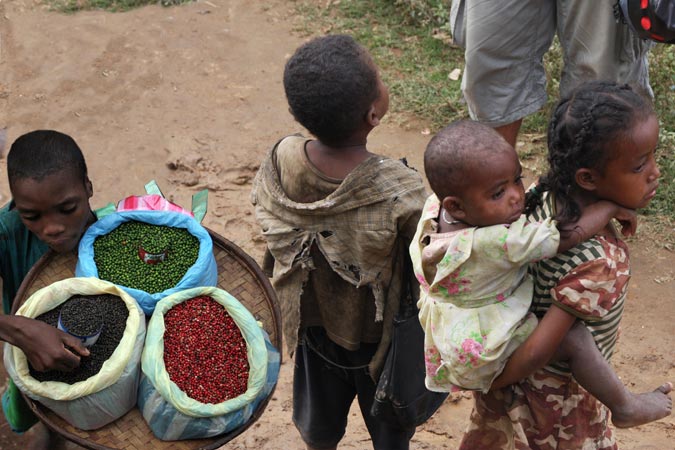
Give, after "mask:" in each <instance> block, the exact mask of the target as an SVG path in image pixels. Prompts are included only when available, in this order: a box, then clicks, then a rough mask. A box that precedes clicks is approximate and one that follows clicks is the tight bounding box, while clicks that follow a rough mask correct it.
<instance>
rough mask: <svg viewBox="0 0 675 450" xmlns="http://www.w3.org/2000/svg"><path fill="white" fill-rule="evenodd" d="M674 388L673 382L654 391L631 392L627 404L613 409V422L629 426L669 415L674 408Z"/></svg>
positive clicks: (617, 424)
mask: <svg viewBox="0 0 675 450" xmlns="http://www.w3.org/2000/svg"><path fill="white" fill-rule="evenodd" d="M672 389H673V383H665V384H663V385H661V386H659V387H658V388H657V389H654V390H653V391H652V392H645V393H644V394H631V397H630V401H629V402H628V404H627V405H625V406H624V407H620V408H615V410H613V411H612V423H613V424H614V426H615V427H617V428H628V427H635V426H637V425H642V424H645V423H648V422H653V421H654V420H659V419H662V418H664V417H666V416H669V415H670V413H671V411H672V409H673V401H672V399H671V398H670V391H672Z"/></svg>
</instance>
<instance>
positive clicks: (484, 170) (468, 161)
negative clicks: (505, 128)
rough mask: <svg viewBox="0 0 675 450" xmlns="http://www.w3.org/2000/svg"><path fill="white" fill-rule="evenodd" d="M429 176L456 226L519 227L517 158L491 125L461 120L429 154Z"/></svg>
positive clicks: (520, 194)
mask: <svg viewBox="0 0 675 450" xmlns="http://www.w3.org/2000/svg"><path fill="white" fill-rule="evenodd" d="M424 171H425V173H426V176H427V179H428V180H429V185H430V186H431V189H432V190H433V191H434V194H436V196H437V197H438V199H439V200H440V201H441V204H442V206H443V209H444V210H445V211H446V212H447V214H448V215H450V216H452V218H453V219H455V220H458V221H461V222H463V223H466V224H468V225H471V226H489V225H497V224H503V223H511V222H514V221H515V220H517V219H518V218H519V217H520V215H521V214H522V212H523V207H524V198H525V192H524V189H523V182H522V168H521V166H520V161H519V160H518V155H517V154H516V151H515V150H514V149H513V147H511V145H509V143H508V142H506V141H505V140H504V138H502V137H501V136H500V135H499V133H497V132H496V131H495V130H493V129H492V128H490V127H489V126H487V125H483V124H481V123H478V122H474V121H471V120H461V121H458V122H454V123H452V124H450V125H448V126H447V127H445V128H444V129H442V130H441V131H439V132H438V134H436V135H435V136H434V137H433V138H432V139H431V141H429V144H428V145H427V149H426V151H425V152H424Z"/></svg>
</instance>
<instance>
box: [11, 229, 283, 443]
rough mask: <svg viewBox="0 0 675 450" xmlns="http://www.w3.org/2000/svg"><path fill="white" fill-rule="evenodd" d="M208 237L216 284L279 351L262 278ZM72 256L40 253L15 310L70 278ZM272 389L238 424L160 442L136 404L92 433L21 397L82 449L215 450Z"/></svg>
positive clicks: (275, 318) (234, 251)
mask: <svg viewBox="0 0 675 450" xmlns="http://www.w3.org/2000/svg"><path fill="white" fill-rule="evenodd" d="M209 234H210V235H211V238H212V239H213V252H214V255H215V257H216V263H217V264H218V287H220V288H221V289H224V290H226V291H228V292H229V293H230V294H232V295H233V296H234V297H235V298H237V300H239V301H240V302H241V303H243V304H244V306H246V308H248V310H249V311H250V312H251V313H252V314H253V315H254V316H255V318H256V319H257V320H259V321H260V322H262V324H263V328H264V329H265V331H267V333H269V335H270V339H271V341H272V344H274V346H275V347H276V348H277V349H278V350H281V314H280V312H279V305H278V303H277V299H276V296H275V294H274V291H273V290H272V286H271V285H270V283H269V280H268V279H267V277H266V276H265V275H264V274H263V272H262V270H261V269H260V267H259V266H258V264H257V263H256V262H255V261H254V260H253V258H251V257H250V256H249V255H247V254H246V253H245V252H244V251H243V250H242V249H240V248H239V247H237V246H236V245H235V244H234V243H232V242H230V241H228V240H227V239H225V238H223V237H222V236H219V235H218V234H216V233H214V232H213V231H211V230H209ZM76 263H77V256H76V255H75V254H74V253H67V254H57V253H54V252H52V251H50V252H48V253H47V254H45V255H44V256H43V257H42V258H41V259H40V260H39V261H38V262H37V264H36V265H35V266H34V267H33V268H32V269H31V271H30V272H29V273H28V275H27V276H26V278H25V279H24V281H23V283H22V284H21V287H20V288H19V292H18V293H17V296H16V301H15V302H14V305H13V309H12V313H15V312H16V310H17V309H18V308H19V306H20V305H21V304H23V302H24V301H26V299H27V298H29V297H30V296H31V295H32V294H33V293H34V292H35V291H37V290H38V289H40V288H42V287H45V286H48V285H49V284H51V283H53V282H54V281H58V280H62V279H64V278H71V277H73V276H75V264H76ZM273 393H274V390H273V391H272V392H271V393H270V395H269V396H268V397H267V399H266V400H265V401H263V402H262V403H261V404H260V406H258V408H257V409H256V410H255V412H254V413H253V416H252V417H251V419H250V420H249V421H248V422H247V423H246V424H245V425H244V426H242V427H239V428H237V429H235V430H232V431H231V432H229V433H226V434H223V435H221V436H216V437H213V438H209V439H199V440H185V441H161V440H159V439H157V438H156V437H155V436H154V434H152V431H151V430H150V428H149V427H148V425H147V424H146V423H145V420H144V419H143V416H141V413H140V411H139V410H138V408H134V409H132V410H131V411H129V412H128V413H127V414H126V415H124V416H123V417H121V418H119V419H117V420H116V421H114V422H113V423H110V424H108V425H106V426H105V427H103V428H99V429H98V430H94V431H83V430H80V429H78V428H75V427H73V426H72V425H70V424H69V423H68V422H66V421H65V420H63V419H61V418H60V417H59V416H57V415H56V414H54V413H53V412H52V411H51V410H49V409H48V408H46V407H45V406H43V405H42V404H41V403H39V402H36V401H34V400H32V399H30V398H28V397H25V396H24V398H25V399H26V401H27V402H28V404H29V405H30V407H31V409H32V410H33V412H35V414H36V415H37V416H38V417H39V418H40V420H41V421H42V422H44V424H45V425H46V426H47V427H49V428H50V429H51V430H53V431H55V432H56V433H58V434H60V435H61V436H63V437H64V438H66V439H68V440H70V441H73V442H75V443H76V444H78V445H81V446H82V447H85V448H89V449H94V450H108V449H128V450H152V449H171V450H187V449H205V450H206V449H215V448H218V447H220V446H222V445H223V444H225V443H227V442H229V441H231V440H232V439H234V438H235V437H236V436H238V435H239V434H241V433H243V432H244V431H245V430H246V429H247V428H248V427H249V426H251V425H252V424H253V423H254V422H255V421H256V420H258V418H259V417H260V416H261V415H262V413H263V411H264V410H265V407H266V406H267V403H268V402H269V400H270V398H271V397H272V394H273Z"/></svg>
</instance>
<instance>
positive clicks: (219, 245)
mask: <svg viewBox="0 0 675 450" xmlns="http://www.w3.org/2000/svg"><path fill="white" fill-rule="evenodd" d="M205 228H206V230H207V231H208V232H209V235H211V239H212V241H213V245H214V252H215V251H216V249H219V250H220V251H224V252H227V253H228V254H229V255H230V256H231V257H233V258H234V259H235V260H236V261H237V262H238V263H239V264H240V265H241V266H242V267H243V268H245V269H246V271H248V273H249V274H250V275H251V276H252V278H253V279H254V280H255V281H256V283H257V285H258V286H257V287H258V289H259V290H260V291H261V292H262V293H263V294H264V298H265V304H266V306H267V309H268V310H269V312H270V313H271V318H272V323H271V326H272V328H273V330H267V331H268V333H269V334H270V338H271V342H272V344H273V345H274V347H275V348H277V350H279V352H280V355H279V357H280V363H281V356H282V355H281V350H282V330H281V311H280V308H279V304H278V302H277V297H276V294H275V292H274V289H273V288H272V285H271V283H270V281H269V279H268V278H267V276H266V275H265V274H264V272H263V271H262V269H261V268H260V266H259V265H258V263H257V262H256V261H255V260H254V259H253V258H252V257H251V256H250V255H249V254H248V253H246V252H245V251H244V250H242V249H241V248H240V247H239V246H237V245H236V244H234V243H233V242H232V241H230V240H228V239H226V238H225V237H223V236H221V235H219V234H218V233H216V232H214V231H213V230H211V229H209V228H207V227H205ZM58 256H59V254H57V253H56V252H54V251H53V250H49V251H48V252H47V253H45V254H44V255H43V256H42V257H41V258H40V259H39V260H38V261H37V263H36V264H35V265H34V266H33V267H32V268H31V269H30V271H29V272H28V274H27V275H26V277H25V278H24V280H23V282H22V283H21V286H20V287H19V290H18V292H17V294H16V297H15V301H14V302H13V305H12V314H15V313H16V311H17V310H18V308H19V307H20V306H21V304H22V303H23V302H24V301H25V300H26V299H27V298H28V295H27V294H28V292H30V289H31V287H32V285H33V283H34V282H35V280H36V279H37V277H38V276H39V275H40V274H41V271H42V270H43V269H44V268H45V267H47V266H48V264H49V263H50V262H51V261H52V260H53V259H54V258H57V257H58ZM72 256H75V255H74V254H73V255H72ZM220 276H221V274H219V280H220ZM54 281H56V280H54ZM275 390H276V384H275V387H274V389H273V390H272V391H271V392H270V394H269V395H268V396H267V398H266V399H265V400H264V401H262V402H261V403H260V405H259V406H258V407H257V408H256V410H255V411H254V413H253V415H252V416H251V418H250V419H249V420H248V421H247V422H246V424H244V425H243V426H241V427H239V428H236V429H234V430H232V431H230V432H228V433H226V434H224V435H220V436H215V437H212V438H206V439H200V440H190V441H161V440H159V439H156V438H155V439H154V441H156V444H157V445H155V446H149V447H148V446H146V447H145V448H147V449H148V450H151V449H153V448H157V449H162V448H167V447H170V446H175V445H176V443H180V442H183V443H187V442H194V443H195V444H197V447H193V448H198V449H203V450H213V449H217V448H218V447H221V446H222V445H224V444H226V443H227V442H229V441H231V440H232V439H234V438H235V437H237V436H238V435H240V434H241V433H243V432H244V431H245V430H246V429H248V428H249V427H250V426H251V425H253V423H255V422H256V421H257V420H258V418H260V416H261V415H262V414H263V412H264V410H265V408H266V406H267V404H268V403H269V401H270V400H271V398H272V396H273V394H274V391H275ZM22 395H23V393H22ZM23 397H24V398H25V399H26V401H27V403H28V404H29V406H30V408H31V410H32V411H33V412H34V413H35V415H37V416H38V418H39V419H40V420H41V421H42V422H43V423H44V424H45V425H46V426H47V427H48V428H49V429H51V430H52V431H54V432H56V433H58V434H60V435H61V436H63V437H64V438H66V439H68V440H70V441H72V442H74V443H76V444H78V445H80V446H82V447H84V448H88V449H92V450H111V449H112V450H114V449H115V448H116V447H107V446H105V445H100V444H98V443H96V442H93V441H90V440H87V439H84V438H82V437H81V436H78V435H76V434H74V433H72V432H70V431H68V430H67V429H66V428H64V426H62V425H60V424H59V423H58V421H63V419H61V418H58V417H57V416H56V415H55V414H54V413H52V412H51V411H50V410H49V409H48V408H46V407H45V406H43V405H42V404H40V403H39V402H35V401H33V400H32V399H31V398H30V397H27V396H25V395H23ZM135 409H136V410H137V408H135ZM132 411H133V410H132ZM127 414H129V413H127ZM50 416H54V419H56V420H53V418H52V417H50ZM141 420H142V419H141ZM64 422H65V421H64ZM113 423H114V422H113ZM102 429H105V427H103V428H102ZM148 433H152V432H151V431H150V430H149V429H148Z"/></svg>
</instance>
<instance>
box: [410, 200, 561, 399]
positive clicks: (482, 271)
mask: <svg viewBox="0 0 675 450" xmlns="http://www.w3.org/2000/svg"><path fill="white" fill-rule="evenodd" d="M439 210H440V202H439V201H438V199H437V198H436V196H435V195H431V196H430V197H429V198H428V199H427V201H426V203H425V206H424V210H423V212H422V217H421V219H420V222H419V224H418V227H417V232H416V234H415V238H414V239H413V241H412V243H411V245H410V256H411V259H412V262H413V269H414V271H415V275H416V277H417V280H418V281H419V283H420V287H421V292H420V300H419V303H418V307H419V309H420V313H419V318H420V322H421V324H422V328H423V329H424V332H425V342H424V352H425V361H426V385H427V388H429V389H430V390H432V391H452V390H455V389H471V390H481V391H484V392H486V391H487V390H488V389H489V387H490V385H491V383H492V381H493V380H494V379H495V378H496V377H497V376H498V375H499V374H500V373H501V371H502V370H503V368H504V365H505V364H506V361H507V359H508V357H509V356H510V355H511V354H512V353H513V352H514V351H515V349H516V348H517V347H518V346H519V345H520V344H521V343H522V342H523V341H524V340H525V339H526V338H527V336H529V334H530V333H531V332H532V330H534V328H535V326H536V324H537V319H536V317H535V316H534V314H532V313H531V312H529V310H530V305H531V303H532V295H533V284H532V279H531V277H530V276H529V275H528V274H527V266H528V264H529V263H530V262H533V261H538V260H540V259H543V258H548V257H550V256H553V255H555V254H556V252H557V250H558V244H559V241H560V235H559V233H558V230H557V229H556V227H555V222H554V221H552V220H551V219H547V220H545V221H542V222H531V221H528V220H527V219H526V218H525V217H524V216H523V217H521V218H520V219H519V220H517V221H516V222H513V223H511V224H505V225H493V226H489V227H480V228H478V227H472V228H464V229H462V230H458V231H452V232H448V233H437V229H438V223H437V217H438V214H439Z"/></svg>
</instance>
